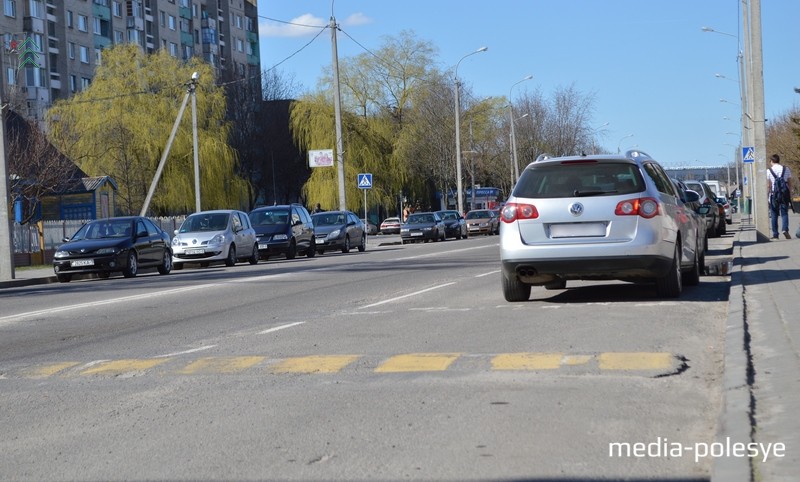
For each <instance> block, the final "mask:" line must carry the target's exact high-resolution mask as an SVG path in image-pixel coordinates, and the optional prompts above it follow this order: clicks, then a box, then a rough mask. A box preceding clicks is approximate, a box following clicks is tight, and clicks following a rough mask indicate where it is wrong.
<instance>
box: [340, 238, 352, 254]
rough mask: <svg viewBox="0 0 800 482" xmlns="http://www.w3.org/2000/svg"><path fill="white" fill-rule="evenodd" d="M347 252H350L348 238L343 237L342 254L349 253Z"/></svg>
mask: <svg viewBox="0 0 800 482" xmlns="http://www.w3.org/2000/svg"><path fill="white" fill-rule="evenodd" d="M349 252H350V236H347V235H345V237H344V246H342V253H349Z"/></svg>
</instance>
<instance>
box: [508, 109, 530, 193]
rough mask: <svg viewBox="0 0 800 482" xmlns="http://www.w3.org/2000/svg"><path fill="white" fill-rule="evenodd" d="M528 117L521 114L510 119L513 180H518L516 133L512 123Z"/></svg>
mask: <svg viewBox="0 0 800 482" xmlns="http://www.w3.org/2000/svg"><path fill="white" fill-rule="evenodd" d="M526 117H528V114H522V115H521V116H519V117H517V118H516V119H512V120H511V159H512V162H513V163H514V182H515V183H516V182H517V181H518V180H519V161H518V160H517V133H516V131H515V130H514V124H516V122H517V121H518V120H520V119H524V118H526Z"/></svg>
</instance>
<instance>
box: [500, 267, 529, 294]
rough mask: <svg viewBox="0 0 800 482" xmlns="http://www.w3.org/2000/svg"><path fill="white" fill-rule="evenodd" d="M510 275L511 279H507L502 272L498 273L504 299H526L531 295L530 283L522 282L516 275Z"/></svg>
mask: <svg viewBox="0 0 800 482" xmlns="http://www.w3.org/2000/svg"><path fill="white" fill-rule="evenodd" d="M512 276H513V279H509V278H508V277H507V276H506V274H505V273H504V272H501V273H500V278H501V279H502V283H503V296H504V297H505V298H506V301H528V298H530V296H531V285H529V284H526V283H523V282H522V281H520V280H519V278H517V276H516V275H512Z"/></svg>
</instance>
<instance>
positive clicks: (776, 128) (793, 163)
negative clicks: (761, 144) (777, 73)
mask: <svg viewBox="0 0 800 482" xmlns="http://www.w3.org/2000/svg"><path fill="white" fill-rule="evenodd" d="M767 152H768V153H769V154H773V153H777V154H778V155H780V156H781V163H782V164H784V165H786V166H789V169H791V170H792V177H795V176H797V175H800V107H798V106H794V107H793V108H792V109H790V110H789V111H787V112H786V113H784V114H781V115H778V116H775V117H774V118H772V119H770V120H769V123H768V124H767ZM792 186H793V188H794V191H795V194H796V195H797V194H800V186H798V183H795V182H792Z"/></svg>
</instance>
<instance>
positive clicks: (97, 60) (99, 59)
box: [94, 49, 103, 65]
mask: <svg viewBox="0 0 800 482" xmlns="http://www.w3.org/2000/svg"><path fill="white" fill-rule="evenodd" d="M102 63H103V50H102V49H94V64H95V65H101V64H102Z"/></svg>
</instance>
